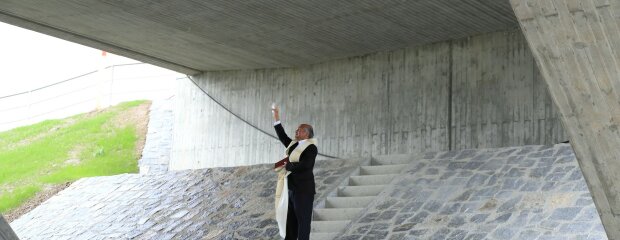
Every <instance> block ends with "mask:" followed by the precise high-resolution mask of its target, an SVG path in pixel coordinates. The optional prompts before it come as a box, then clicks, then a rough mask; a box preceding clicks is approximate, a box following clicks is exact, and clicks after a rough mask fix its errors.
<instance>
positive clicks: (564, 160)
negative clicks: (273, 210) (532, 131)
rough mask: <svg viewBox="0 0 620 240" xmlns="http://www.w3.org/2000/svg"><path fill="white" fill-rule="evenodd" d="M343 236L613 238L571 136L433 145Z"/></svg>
mask: <svg viewBox="0 0 620 240" xmlns="http://www.w3.org/2000/svg"><path fill="white" fill-rule="evenodd" d="M337 239H340V240H357V239H390V240H396V239H592V240H593V239H607V237H606V235H605V232H604V230H603V226H602V224H601V220H600V218H599V215H598V212H597V210H596V208H595V206H594V203H593V201H592V198H591V195H590V193H589V191H588V187H587V185H586V182H585V180H584V179H583V175H582V173H581V170H580V168H579V166H578V165H577V160H576V159H575V155H574V154H573V151H572V149H571V147H570V145H568V144H559V145H555V146H525V147H511V148H499V149H481V150H461V151H450V152H438V153H427V154H425V156H424V158H423V159H420V160H417V161H415V162H413V163H412V164H411V165H410V167H409V168H408V169H407V170H406V171H405V174H403V175H401V176H399V177H397V178H396V179H395V180H394V181H393V182H392V185H391V186H390V187H388V188H386V189H385V190H384V191H383V192H382V193H381V194H380V195H379V196H378V197H377V200H376V201H375V202H373V203H371V205H370V206H369V207H368V208H367V209H365V210H364V213H363V214H361V216H360V217H359V218H358V219H357V220H356V221H354V222H353V223H352V224H351V225H350V226H349V227H347V228H346V230H345V232H344V233H343V234H342V235H341V236H339V237H338V238H337Z"/></svg>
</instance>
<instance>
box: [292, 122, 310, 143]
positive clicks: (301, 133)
mask: <svg viewBox="0 0 620 240" xmlns="http://www.w3.org/2000/svg"><path fill="white" fill-rule="evenodd" d="M304 139H308V131H306V128H304V125H303V124H301V125H299V127H297V130H295V140H297V141H300V140H304Z"/></svg>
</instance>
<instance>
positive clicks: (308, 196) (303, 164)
mask: <svg viewBox="0 0 620 240" xmlns="http://www.w3.org/2000/svg"><path fill="white" fill-rule="evenodd" d="M272 110H273V118H274V120H275V123H274V127H275V129H276V133H277V134H278V138H279V139H280V142H282V144H284V146H285V147H287V149H286V155H287V156H288V158H289V160H290V163H287V164H286V165H285V166H284V167H285V168H286V170H287V171H290V172H291V174H289V175H288V178H287V179H288V189H289V191H288V194H289V196H288V197H289V202H288V214H287V218H286V237H285V238H284V239H299V240H308V239H309V238H310V222H311V220H312V206H313V202H314V194H315V193H316V191H315V184H314V173H312V169H313V168H314V161H315V159H316V155H317V154H318V149H317V147H316V145H315V144H316V141H315V139H314V138H313V137H314V130H313V129H312V126H310V125H308V124H301V125H299V127H297V130H296V131H295V140H291V138H289V137H288V136H287V135H286V132H285V131H284V127H282V124H281V123H280V114H279V109H278V108H277V107H274V108H273V109H272Z"/></svg>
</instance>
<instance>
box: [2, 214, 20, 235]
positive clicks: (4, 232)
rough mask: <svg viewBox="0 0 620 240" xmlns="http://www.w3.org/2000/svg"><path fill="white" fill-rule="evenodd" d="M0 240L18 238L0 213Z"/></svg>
mask: <svg viewBox="0 0 620 240" xmlns="http://www.w3.org/2000/svg"><path fill="white" fill-rule="evenodd" d="M0 240H19V238H17V235H15V232H13V229H11V226H10V225H9V223H8V222H7V221H6V220H5V219H4V217H3V216H2V215H0Z"/></svg>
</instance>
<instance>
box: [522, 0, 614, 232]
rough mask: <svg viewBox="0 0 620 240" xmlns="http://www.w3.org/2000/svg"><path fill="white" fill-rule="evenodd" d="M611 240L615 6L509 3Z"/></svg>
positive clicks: (576, 1)
mask: <svg viewBox="0 0 620 240" xmlns="http://www.w3.org/2000/svg"><path fill="white" fill-rule="evenodd" d="M511 3H512V7H513V9H514V11H515V14H516V16H517V18H518V20H519V24H520V25H521V29H522V31H523V32H524V35H525V37H526V39H527V41H528V43H529V45H530V48H531V50H532V52H533V54H534V58H535V59H536V61H537V64H538V65H539V68H540V71H541V73H542V75H543V77H544V79H545V81H546V82H547V84H548V86H549V91H550V94H551V96H552V98H553V100H554V102H555V103H556V105H557V106H558V108H559V111H560V113H561V116H562V122H563V124H564V127H565V129H566V131H567V132H568V135H569V138H570V142H571V145H572V146H573V149H574V150H575V153H576V154H577V158H578V161H579V165H580V167H581V170H582V171H583V174H584V176H585V178H586V181H587V183H588V187H589V188H590V192H591V193H592V196H593V198H594V202H595V204H596V207H597V209H598V211H599V214H600V215H601V220H602V221H603V225H604V226H605V231H606V232H607V235H608V237H609V238H610V239H620V227H618V226H620V132H619V130H618V126H619V125H620V0H543V1H541V0H511Z"/></svg>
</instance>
